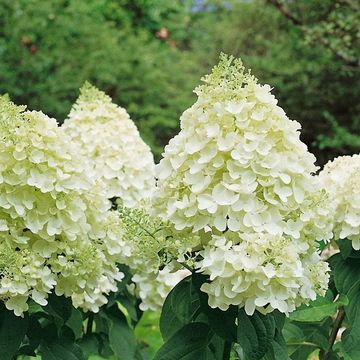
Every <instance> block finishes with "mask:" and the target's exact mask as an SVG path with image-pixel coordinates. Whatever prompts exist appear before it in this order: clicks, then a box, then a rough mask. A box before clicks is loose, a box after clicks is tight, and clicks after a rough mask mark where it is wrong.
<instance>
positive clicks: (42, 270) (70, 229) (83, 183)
mask: <svg viewBox="0 0 360 360" xmlns="http://www.w3.org/2000/svg"><path fill="white" fill-rule="evenodd" d="M0 110H1V111H0V131H1V141H0V159H1V161H0V240H1V241H0V275H1V276H0V300H2V301H4V302H5V305H6V307H7V308H8V309H10V310H13V311H14V313H15V314H16V315H22V313H23V312H24V311H26V310H27V308H28V305H27V300H28V299H29V298H32V299H33V300H34V301H35V302H37V303H38V304H40V305H46V304H47V297H48V294H49V293H51V292H56V293H57V294H59V295H60V294H64V295H65V296H69V297H71V298H72V301H73V304H74V305H75V306H76V307H81V308H83V309H84V310H91V311H98V309H99V306H101V305H103V304H104V303H106V302H107V299H106V296H105V295H107V294H108V293H109V292H110V291H115V290H116V289H117V287H116V282H117V281H118V280H120V279H121V278H122V276H123V274H122V273H120V272H119V270H118V269H117V267H116V262H117V261H119V260H121V259H122V258H123V254H124V253H126V251H128V250H126V246H125V245H124V244H123V243H122V242H121V234H122V232H123V229H122V227H121V226H122V225H121V223H120V219H119V217H118V216H117V215H114V214H113V213H111V212H110V211H109V207H110V203H109V201H108V200H107V199H106V197H104V196H102V195H101V191H98V190H97V185H96V184H95V181H94V179H93V176H92V174H91V168H87V167H86V159H84V158H83V157H81V155H79V154H78V151H77V149H76V148H74V147H73V146H72V144H71V143H69V142H68V141H67V140H66V139H65V138H64V137H63V134H62V132H61V131H60V129H59V128H58V125H57V123H56V121H55V120H54V119H51V118H49V117H47V116H46V115H44V114H43V113H41V112H34V111H33V112H30V111H25V108H24V107H18V106H15V105H14V104H13V103H11V102H9V101H8V99H6V98H4V97H2V98H0ZM115 233H116V234H115ZM115 238H117V239H119V241H116V240H115ZM123 245H124V246H123Z"/></svg>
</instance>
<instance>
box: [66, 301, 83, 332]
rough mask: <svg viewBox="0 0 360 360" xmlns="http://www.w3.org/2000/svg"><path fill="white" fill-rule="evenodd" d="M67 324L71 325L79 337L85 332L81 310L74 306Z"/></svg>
mask: <svg viewBox="0 0 360 360" xmlns="http://www.w3.org/2000/svg"><path fill="white" fill-rule="evenodd" d="M66 325H67V326H69V327H70V328H71V330H72V331H73V332H74V335H75V338H76V339H79V338H80V337H81V335H82V332H83V317H82V313H81V311H79V310H77V309H75V308H74V307H73V308H72V310H71V315H70V317H69V319H68V320H67V321H66Z"/></svg>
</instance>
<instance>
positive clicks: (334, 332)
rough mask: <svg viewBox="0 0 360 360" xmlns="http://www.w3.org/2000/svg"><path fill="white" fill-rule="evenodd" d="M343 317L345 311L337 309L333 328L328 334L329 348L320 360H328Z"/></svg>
mask: <svg viewBox="0 0 360 360" xmlns="http://www.w3.org/2000/svg"><path fill="white" fill-rule="evenodd" d="M344 317H345V310H344V308H343V307H341V308H339V311H338V313H337V316H336V318H335V321H334V326H333V328H332V330H331V333H330V337H329V346H328V348H327V350H326V351H325V352H324V353H323V355H322V356H321V358H320V359H321V360H328V359H329V356H330V353H331V351H332V347H333V345H334V343H335V340H336V336H337V333H338V332H339V329H340V327H341V324H342V322H343V320H344Z"/></svg>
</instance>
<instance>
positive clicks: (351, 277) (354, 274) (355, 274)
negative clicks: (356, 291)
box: [333, 258, 360, 294]
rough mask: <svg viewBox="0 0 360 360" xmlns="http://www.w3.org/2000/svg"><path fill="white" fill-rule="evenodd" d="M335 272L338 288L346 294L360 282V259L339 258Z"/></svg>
mask: <svg viewBox="0 0 360 360" xmlns="http://www.w3.org/2000/svg"><path fill="white" fill-rule="evenodd" d="M333 272H334V281H335V286H336V289H337V290H338V291H339V293H342V294H346V293H347V292H348V291H350V290H351V288H352V287H353V286H356V284H357V283H359V282H360V259H353V258H347V259H346V260H340V261H339V259H337V261H336V264H335V266H334V269H333Z"/></svg>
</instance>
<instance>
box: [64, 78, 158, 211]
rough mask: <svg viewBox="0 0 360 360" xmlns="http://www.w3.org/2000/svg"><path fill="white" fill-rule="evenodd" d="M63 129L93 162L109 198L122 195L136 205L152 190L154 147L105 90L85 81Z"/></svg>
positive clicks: (125, 201)
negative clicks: (152, 147)
mask: <svg viewBox="0 0 360 360" xmlns="http://www.w3.org/2000/svg"><path fill="white" fill-rule="evenodd" d="M62 130H63V131H64V133H65V135H66V136H67V137H68V138H69V139H70V140H69V141H71V142H73V143H74V144H75V145H76V146H77V148H78V151H79V152H80V153H81V154H82V155H84V156H85V157H86V158H87V159H88V161H89V162H91V164H92V165H93V169H94V174H95V178H96V180H99V179H100V180H101V181H103V182H104V184H103V189H104V191H105V192H106V196H107V197H108V198H109V199H110V198H113V197H118V198H120V199H122V201H123V203H124V204H125V205H126V206H136V204H137V203H139V202H140V201H141V200H142V199H146V198H148V197H149V196H150V195H151V194H152V192H153V190H154V186H155V177H154V169H155V164H154V159H153V155H152V153H151V150H150V148H149V147H148V146H147V145H146V144H145V143H144V142H143V140H142V139H141V138H140V135H139V132H138V130H137V128H136V126H135V124H134V122H133V121H132V120H131V119H130V117H129V115H128V113H127V112H126V110H125V109H123V108H121V107H119V106H117V105H115V104H113V103H112V102H111V98H110V97H109V96H107V95H106V94H105V93H104V92H102V91H100V90H98V89H96V88H95V87H93V86H91V85H90V84H85V85H84V86H83V88H82V89H81V95H80V97H79V99H78V100H77V102H76V103H75V105H74V106H73V108H72V109H71V111H70V114H69V117H68V119H66V120H65V122H64V124H63V126H62Z"/></svg>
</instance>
